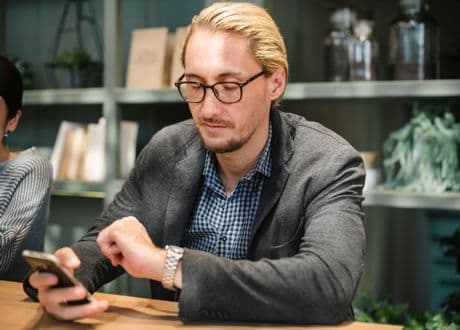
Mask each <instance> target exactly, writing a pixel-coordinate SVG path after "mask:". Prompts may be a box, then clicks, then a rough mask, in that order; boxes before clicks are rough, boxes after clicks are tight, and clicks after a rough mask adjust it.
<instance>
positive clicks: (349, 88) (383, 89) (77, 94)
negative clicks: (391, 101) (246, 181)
mask: <svg viewBox="0 0 460 330" xmlns="http://www.w3.org/2000/svg"><path fill="white" fill-rule="evenodd" d="M106 93H107V91H106V89H104V88H86V89H54V90H35V91H26V92H25V93H24V104H26V105H40V106H46V105H56V104H60V105H78V104H81V105H85V104H104V101H105V100H106V98H107V95H106ZM459 96H460V80H432V81H366V82H345V83H332V82H315V83H290V84H289V85H288V88H287V91H286V94H285V100H287V101H289V100H310V99H350V98H351V99H353V98H380V99H387V98H401V97H404V98H445V97H459ZM180 102H183V101H182V99H181V98H180V97H179V95H178V93H177V91H176V90H175V89H173V88H168V89H166V88H165V89H161V90H129V89H126V88H119V87H118V88H116V89H115V93H114V106H115V107H119V106H120V105H123V104H152V105H155V104H159V103H180ZM112 111H113V109H112ZM153 111H154V110H153ZM105 186H106V185H105V184H104V183H97V184H94V183H86V182H69V183H67V182H58V183H56V184H55V185H54V187H53V194H56V195H60V196H63V195H65V196H79V197H96V198H105V197H106V192H105ZM117 187H118V188H119V187H121V182H120V181H118V184H116V185H114V188H115V189H117ZM364 205H366V206H387V207H398V208H422V209H441V210H460V193H443V194H427V193H409V192H399V191H380V190H376V191H367V192H365V201H364Z"/></svg>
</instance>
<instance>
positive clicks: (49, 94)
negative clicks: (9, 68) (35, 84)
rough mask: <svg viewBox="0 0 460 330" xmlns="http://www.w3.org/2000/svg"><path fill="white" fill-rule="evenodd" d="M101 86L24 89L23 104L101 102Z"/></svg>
mask: <svg viewBox="0 0 460 330" xmlns="http://www.w3.org/2000/svg"><path fill="white" fill-rule="evenodd" d="M104 100H105V91H104V89H103V88H68V89H37V90H26V91H24V98H23V103H24V104H25V105H59V104H65V105H72V104H74V105H77V104H103V103H104Z"/></svg>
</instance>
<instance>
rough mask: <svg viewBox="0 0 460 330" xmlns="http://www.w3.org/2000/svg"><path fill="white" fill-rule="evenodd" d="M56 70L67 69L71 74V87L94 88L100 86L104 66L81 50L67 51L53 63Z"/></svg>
mask: <svg viewBox="0 0 460 330" xmlns="http://www.w3.org/2000/svg"><path fill="white" fill-rule="evenodd" d="M51 64H52V66H53V67H54V68H61V69H65V70H67V71H68V73H69V81H70V87H72V88H79V87H94V86H98V85H100V81H101V76H102V65H101V63H100V62H95V61H93V60H92V59H91V57H90V56H89V54H88V53H87V52H85V51H84V50H81V49H76V50H74V51H72V52H70V51H65V52H63V53H61V54H60V55H58V56H57V57H56V58H55V59H54V61H53V62H52V63H51Z"/></svg>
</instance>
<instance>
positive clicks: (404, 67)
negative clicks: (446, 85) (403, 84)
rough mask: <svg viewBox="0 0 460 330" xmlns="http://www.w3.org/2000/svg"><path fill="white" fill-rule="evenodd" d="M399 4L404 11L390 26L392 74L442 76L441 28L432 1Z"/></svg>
mask: <svg viewBox="0 0 460 330" xmlns="http://www.w3.org/2000/svg"><path fill="white" fill-rule="evenodd" d="M399 5H400V7H401V10H402V14H401V15H400V16H399V17H398V18H396V19H395V20H394V21H393V23H392V25H391V27H390V35H389V39H390V40H389V46H390V77H391V78H393V79H398V80H406V79H407V80H422V79H437V78H439V66H440V63H439V37H440V29H439V25H438V23H437V21H436V20H435V19H434V18H433V16H431V14H430V12H429V7H428V4H426V3H425V2H424V1H423V0H400V1H399Z"/></svg>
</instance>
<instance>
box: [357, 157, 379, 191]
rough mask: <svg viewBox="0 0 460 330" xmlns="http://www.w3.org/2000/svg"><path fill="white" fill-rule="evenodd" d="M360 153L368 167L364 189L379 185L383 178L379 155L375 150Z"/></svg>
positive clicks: (365, 166) (366, 167) (365, 165)
mask: <svg viewBox="0 0 460 330" xmlns="http://www.w3.org/2000/svg"><path fill="white" fill-rule="evenodd" d="M359 154H360V155H361V158H362V159H363V161H364V168H365V169H366V181H365V182H364V188H363V189H364V190H368V189H373V188H375V187H377V185H378V184H379V183H380V180H381V177H382V175H381V171H380V168H379V165H378V160H379V155H378V153H377V152H375V151H360V152H359Z"/></svg>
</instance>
